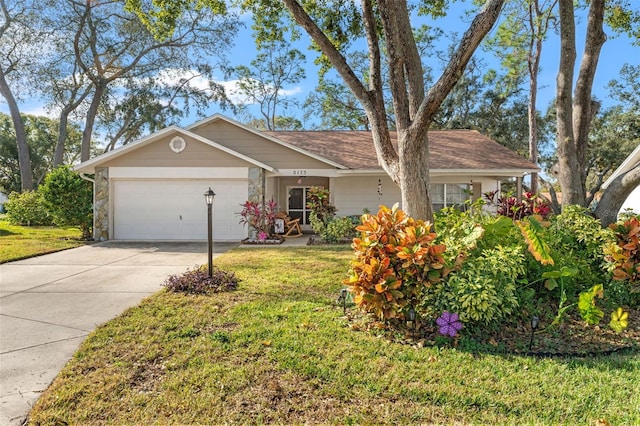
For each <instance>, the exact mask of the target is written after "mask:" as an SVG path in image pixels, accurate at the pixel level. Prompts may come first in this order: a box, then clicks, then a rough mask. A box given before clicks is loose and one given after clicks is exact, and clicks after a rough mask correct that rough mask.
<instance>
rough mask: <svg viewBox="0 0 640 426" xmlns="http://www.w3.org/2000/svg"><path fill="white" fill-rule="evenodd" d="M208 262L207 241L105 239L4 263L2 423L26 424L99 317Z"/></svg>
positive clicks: (0, 294)
mask: <svg viewBox="0 0 640 426" xmlns="http://www.w3.org/2000/svg"><path fill="white" fill-rule="evenodd" d="M236 245H237V244H235V243H234V244H231V243H215V244H214V256H217V255H219V254H220V253H223V252H225V251H227V250H228V249H229V248H231V247H234V246H236ZM206 262H207V243H206V242H203V243H199V242H198V243H123V242H105V243H98V244H93V245H90V246H84V247H79V248H75V249H71V250H66V251H62V252H58V253H53V254H49V255H45V256H39V257H34V258H31V259H26V260H21V261H17V262H11V263H5V264H2V265H0V425H20V424H22V422H23V421H24V419H25V418H26V416H27V414H28V412H29V410H30V409H31V406H32V405H33V403H34V402H35V401H36V400H37V399H38V397H39V396H40V394H41V393H42V392H43V391H44V390H45V389H46V388H47V387H48V386H49V384H50V383H51V382H52V381H53V379H54V378H55V377H56V376H57V374H58V373H59V372H60V370H61V369H62V367H64V365H65V364H66V363H67V361H68V360H69V359H70V358H71V356H72V355H73V353H74V352H75V351H76V350H77V349H78V347H79V345H80V343H81V342H82V341H83V340H84V339H85V337H87V335H88V334H89V333H90V332H91V331H92V330H93V329H94V328H95V327H96V326H97V325H99V324H102V323H104V322H106V321H108V320H110V319H112V318H114V317H116V316H117V315H119V314H120V313H122V312H123V311H124V310H125V309H127V308H128V307H130V306H134V305H136V304H138V303H139V302H140V301H141V300H142V299H143V298H145V297H147V296H149V295H151V294H153V293H155V292H156V291H158V290H159V289H160V288H161V284H162V283H163V282H164V280H165V279H166V277H167V276H168V275H171V274H179V273H182V272H184V271H185V270H186V269H187V268H193V267H194V266H195V265H201V264H205V263H206Z"/></svg>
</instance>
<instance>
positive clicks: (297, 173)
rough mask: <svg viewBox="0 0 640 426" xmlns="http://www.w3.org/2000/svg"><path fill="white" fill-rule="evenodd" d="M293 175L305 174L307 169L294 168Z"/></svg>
mask: <svg viewBox="0 0 640 426" xmlns="http://www.w3.org/2000/svg"><path fill="white" fill-rule="evenodd" d="M293 175H294V176H306V175H307V171H306V170H294V171H293Z"/></svg>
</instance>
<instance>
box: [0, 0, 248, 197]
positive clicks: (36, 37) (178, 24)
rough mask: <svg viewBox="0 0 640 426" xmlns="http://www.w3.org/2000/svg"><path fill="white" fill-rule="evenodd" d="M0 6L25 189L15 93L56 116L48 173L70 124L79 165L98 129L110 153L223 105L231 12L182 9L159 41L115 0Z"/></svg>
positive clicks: (25, 154) (0, 62)
mask: <svg viewBox="0 0 640 426" xmlns="http://www.w3.org/2000/svg"><path fill="white" fill-rule="evenodd" d="M0 7H1V12H2V17H3V18H4V20H3V21H2V22H3V23H2V25H1V26H0V55H1V57H0V93H2V95H3V98H4V99H5V101H6V102H7V105H8V106H9V109H10V111H11V116H12V119H13V121H14V125H13V127H14V129H15V132H16V141H17V151H18V154H19V159H20V161H19V165H20V170H21V174H22V177H21V185H22V187H23V188H33V187H34V182H33V176H31V175H30V171H31V169H32V167H31V164H30V163H31V161H32V159H31V158H30V157H29V146H28V143H27V135H26V132H25V131H24V124H23V123H22V122H21V121H20V112H19V108H18V104H17V102H18V101H19V100H20V99H17V98H16V96H15V94H16V93H19V94H20V95H23V96H25V97H26V96H28V97H29V98H31V99H38V100H42V101H43V103H44V104H45V105H46V107H47V108H48V110H49V112H51V113H52V114H57V115H58V116H59V122H60V123H61V125H60V127H59V130H60V132H59V134H58V136H57V143H56V149H55V155H54V157H53V165H54V166H57V165H60V164H63V163H64V158H65V150H66V149H69V148H70V147H69V146H68V145H67V144H68V143H70V139H69V138H68V137H67V134H66V130H67V129H68V128H69V126H68V124H67V123H69V122H73V123H82V131H83V143H82V151H81V159H82V160H83V161H84V160H87V159H88V158H89V157H90V155H91V154H92V152H91V149H92V144H93V142H92V139H94V137H93V136H94V132H95V131H96V129H97V130H98V131H103V132H104V133H106V136H107V137H109V143H108V144H107V148H108V149H111V148H113V147H114V146H115V145H116V144H119V143H120V144H122V143H126V142H128V141H130V140H131V138H133V137H137V136H139V135H141V134H142V133H143V132H145V131H149V130H150V129H156V128H159V127H164V126H167V125H169V124H175V123H176V121H177V119H178V118H180V117H182V116H183V115H184V114H189V113H191V112H192V111H193V109H195V110H196V112H197V113H198V114H200V115H204V110H205V109H206V108H208V107H209V106H210V104H211V103H212V102H216V103H220V104H221V105H223V106H224V105H225V102H226V101H227V100H226V98H225V96H224V90H223V88H222V86H221V85H220V84H218V83H216V82H215V81H214V76H213V72H214V69H216V64H217V65H221V64H222V63H223V62H224V54H226V53H227V52H228V51H229V48H230V42H231V40H232V38H233V36H234V35H235V33H236V31H237V29H238V27H239V25H238V21H237V19H236V17H235V15H234V14H233V13H224V14H220V15H212V14H210V13H209V12H208V11H207V12H205V11H190V12H189V13H188V18H186V19H183V20H176V21H175V29H174V31H173V33H172V34H171V36H170V37H168V38H167V39H165V40H164V41H162V42H159V41H158V40H156V39H154V38H153V36H152V34H151V32H150V31H149V30H147V29H146V27H145V26H144V25H142V24H141V23H140V21H139V19H138V18H137V17H136V15H134V14H133V13H131V12H127V11H126V10H125V9H124V6H123V4H122V3H121V2H117V1H111V2H89V1H87V2H82V1H80V2H78V1H75V0H40V1H36V0H24V1H20V2H6V1H5V0H0ZM33 52H38V54H35V55H34V54H33ZM203 64H204V65H203ZM171 72H173V75H169V74H170V73H171ZM196 81H197V83H196ZM114 122H115V123H118V124H119V125H120V127H117V126H114Z"/></svg>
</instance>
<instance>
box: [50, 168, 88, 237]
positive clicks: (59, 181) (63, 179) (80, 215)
mask: <svg viewBox="0 0 640 426" xmlns="http://www.w3.org/2000/svg"><path fill="white" fill-rule="evenodd" d="M39 191H40V192H41V193H42V198H43V199H44V202H45V205H46V207H47V210H49V212H50V214H51V216H52V217H53V223H55V224H56V225H58V226H77V227H79V228H80V231H81V232H82V237H83V238H85V239H89V238H91V228H92V226H93V188H92V185H91V183H90V182H88V181H86V180H84V179H82V178H81V177H80V176H79V175H78V174H77V173H75V172H73V170H71V168H70V167H69V166H61V167H58V168H56V169H55V170H53V171H52V172H51V173H49V174H48V175H47V177H46V178H45V179H44V184H43V185H42V186H41V187H40V188H39Z"/></svg>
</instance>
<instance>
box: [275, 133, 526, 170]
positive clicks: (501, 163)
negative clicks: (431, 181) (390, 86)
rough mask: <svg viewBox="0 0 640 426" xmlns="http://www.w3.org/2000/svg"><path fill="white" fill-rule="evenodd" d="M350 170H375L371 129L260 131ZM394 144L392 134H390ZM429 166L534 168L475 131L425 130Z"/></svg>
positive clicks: (442, 167) (376, 163)
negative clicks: (427, 141)
mask: <svg viewBox="0 0 640 426" xmlns="http://www.w3.org/2000/svg"><path fill="white" fill-rule="evenodd" d="M263 133H265V134H267V135H269V136H271V137H275V138H278V139H280V140H281V141H283V142H286V143H289V144H291V145H294V146H297V147H298V148H302V149H304V150H306V151H309V152H312V153H314V154H317V155H320V156H322V157H324V158H327V159H329V160H332V161H334V162H336V163H340V164H343V165H345V166H346V167H348V168H350V169H365V170H367V169H368V170H371V169H379V168H380V166H379V165H378V159H377V157H376V153H375V150H374V147H373V140H372V137H371V132H369V131H351V130H331V131H275V132H263ZM391 138H392V140H393V142H394V144H396V143H397V138H396V133H395V132H392V133H391ZM429 152H430V164H429V168H430V169H450V170H451V169H458V170H462V169H476V170H482V169H486V170H494V169H524V170H537V169H538V167H537V166H536V165H535V164H533V163H531V162H530V161H529V160H527V159H525V158H523V157H521V156H520V155H518V154H516V153H515V152H513V151H512V150H510V149H508V148H506V147H504V146H503V145H500V144H499V143H497V142H495V141H494V140H492V139H490V138H488V137H486V136H484V135H482V134H481V133H479V132H478V131H475V130H432V131H429Z"/></svg>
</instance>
